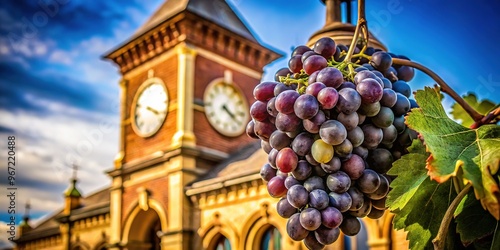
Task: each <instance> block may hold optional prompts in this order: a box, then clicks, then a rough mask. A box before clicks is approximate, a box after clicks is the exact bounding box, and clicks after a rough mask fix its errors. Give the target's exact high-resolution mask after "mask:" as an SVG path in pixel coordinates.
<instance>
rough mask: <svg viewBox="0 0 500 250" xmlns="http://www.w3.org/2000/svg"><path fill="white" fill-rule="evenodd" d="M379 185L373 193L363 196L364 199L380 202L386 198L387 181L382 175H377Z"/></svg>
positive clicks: (387, 190)
mask: <svg viewBox="0 0 500 250" xmlns="http://www.w3.org/2000/svg"><path fill="white" fill-rule="evenodd" d="M379 178H380V185H379V187H378V188H377V190H375V192H373V193H369V194H365V196H366V197H368V198H370V199H372V200H380V199H383V198H384V197H386V196H387V193H389V181H388V180H387V178H386V177H385V176H383V175H379Z"/></svg>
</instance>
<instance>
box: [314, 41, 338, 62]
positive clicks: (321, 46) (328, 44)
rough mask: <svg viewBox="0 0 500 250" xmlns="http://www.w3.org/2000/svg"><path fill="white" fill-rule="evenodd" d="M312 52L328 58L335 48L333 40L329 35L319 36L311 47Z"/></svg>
mask: <svg viewBox="0 0 500 250" xmlns="http://www.w3.org/2000/svg"><path fill="white" fill-rule="evenodd" d="M313 50H314V52H316V53H318V54H320V55H322V56H323V57H324V58H326V59H330V58H331V57H332V56H333V55H334V54H335V52H336V50H337V45H336V44H335V41H334V40H333V39H331V38H329V37H323V38H320V39H319V40H318V41H316V43H315V44H314V47H313Z"/></svg>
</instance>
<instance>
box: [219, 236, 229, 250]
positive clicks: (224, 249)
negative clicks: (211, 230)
mask: <svg viewBox="0 0 500 250" xmlns="http://www.w3.org/2000/svg"><path fill="white" fill-rule="evenodd" d="M215 250H231V243H230V242H229V240H228V239H227V238H226V237H224V236H223V235H221V236H220V237H219V239H218V240H217V244H216V245H215Z"/></svg>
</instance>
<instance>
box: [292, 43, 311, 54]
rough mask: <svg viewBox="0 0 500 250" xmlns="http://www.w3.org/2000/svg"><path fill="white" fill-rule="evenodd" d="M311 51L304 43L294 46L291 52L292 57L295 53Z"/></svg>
mask: <svg viewBox="0 0 500 250" xmlns="http://www.w3.org/2000/svg"><path fill="white" fill-rule="evenodd" d="M308 51H311V48H309V47H307V46H305V45H299V46H297V47H295V49H294V50H293V52H292V57H293V56H296V55H303V54H304V53H306V52H308Z"/></svg>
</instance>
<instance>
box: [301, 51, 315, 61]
mask: <svg viewBox="0 0 500 250" xmlns="http://www.w3.org/2000/svg"><path fill="white" fill-rule="evenodd" d="M313 55H318V53H316V52H314V51H312V50H311V51H307V52H305V53H304V54H302V57H301V58H300V60H301V61H302V63H304V62H305V61H306V59H307V58H309V57H310V56H313Z"/></svg>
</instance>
